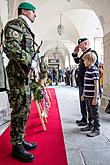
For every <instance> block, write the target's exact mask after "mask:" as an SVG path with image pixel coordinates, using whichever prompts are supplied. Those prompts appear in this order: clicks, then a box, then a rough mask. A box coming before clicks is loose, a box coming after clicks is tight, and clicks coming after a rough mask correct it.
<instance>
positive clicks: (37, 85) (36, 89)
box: [31, 80, 44, 103]
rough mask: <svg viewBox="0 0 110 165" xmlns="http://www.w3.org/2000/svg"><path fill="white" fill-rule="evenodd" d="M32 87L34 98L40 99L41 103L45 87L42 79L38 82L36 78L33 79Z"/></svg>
mask: <svg viewBox="0 0 110 165" xmlns="http://www.w3.org/2000/svg"><path fill="white" fill-rule="evenodd" d="M31 89H32V91H33V95H34V100H35V101H38V103H39V102H40V101H41V99H42V98H43V89H44V87H43V84H42V83H41V81H40V80H39V81H38V82H37V81H35V80H32V85H31Z"/></svg>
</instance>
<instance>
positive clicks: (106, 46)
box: [101, 32, 110, 110]
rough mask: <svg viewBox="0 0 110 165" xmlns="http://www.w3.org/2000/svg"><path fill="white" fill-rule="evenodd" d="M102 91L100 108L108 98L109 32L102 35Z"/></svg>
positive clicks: (105, 104) (109, 94) (109, 93)
mask: <svg viewBox="0 0 110 165" xmlns="http://www.w3.org/2000/svg"><path fill="white" fill-rule="evenodd" d="M103 89H104V93H103V97H102V99H101V108H102V109H103V110H105V107H106V106H107V104H108V100H110V32H109V33H108V34H106V35H105V36H104V87H103Z"/></svg>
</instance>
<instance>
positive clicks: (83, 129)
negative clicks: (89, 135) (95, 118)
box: [80, 125, 94, 131]
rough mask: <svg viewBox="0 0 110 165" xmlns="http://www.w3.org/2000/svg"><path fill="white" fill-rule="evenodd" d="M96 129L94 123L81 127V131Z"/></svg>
mask: <svg viewBox="0 0 110 165" xmlns="http://www.w3.org/2000/svg"><path fill="white" fill-rule="evenodd" d="M93 129H94V127H93V126H92V125H87V126H86V127H84V128H81V129H80V130H81V131H92V130H93Z"/></svg>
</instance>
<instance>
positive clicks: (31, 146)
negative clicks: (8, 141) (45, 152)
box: [22, 140, 37, 151]
mask: <svg viewBox="0 0 110 165" xmlns="http://www.w3.org/2000/svg"><path fill="white" fill-rule="evenodd" d="M22 145H23V147H24V148H25V149H26V151H29V150H34V149H36V148H37V144H36V143H35V142H32V143H29V142H27V141H26V140H23V142H22Z"/></svg>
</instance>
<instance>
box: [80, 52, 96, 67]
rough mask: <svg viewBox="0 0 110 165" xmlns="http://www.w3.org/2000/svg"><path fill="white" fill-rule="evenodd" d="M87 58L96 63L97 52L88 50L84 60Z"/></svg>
mask: <svg viewBox="0 0 110 165" xmlns="http://www.w3.org/2000/svg"><path fill="white" fill-rule="evenodd" d="M86 59H87V60H89V61H91V63H92V64H95V63H96V60H97V57H96V55H95V53H93V52H88V53H86V54H85V55H84V57H83V60H86Z"/></svg>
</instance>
